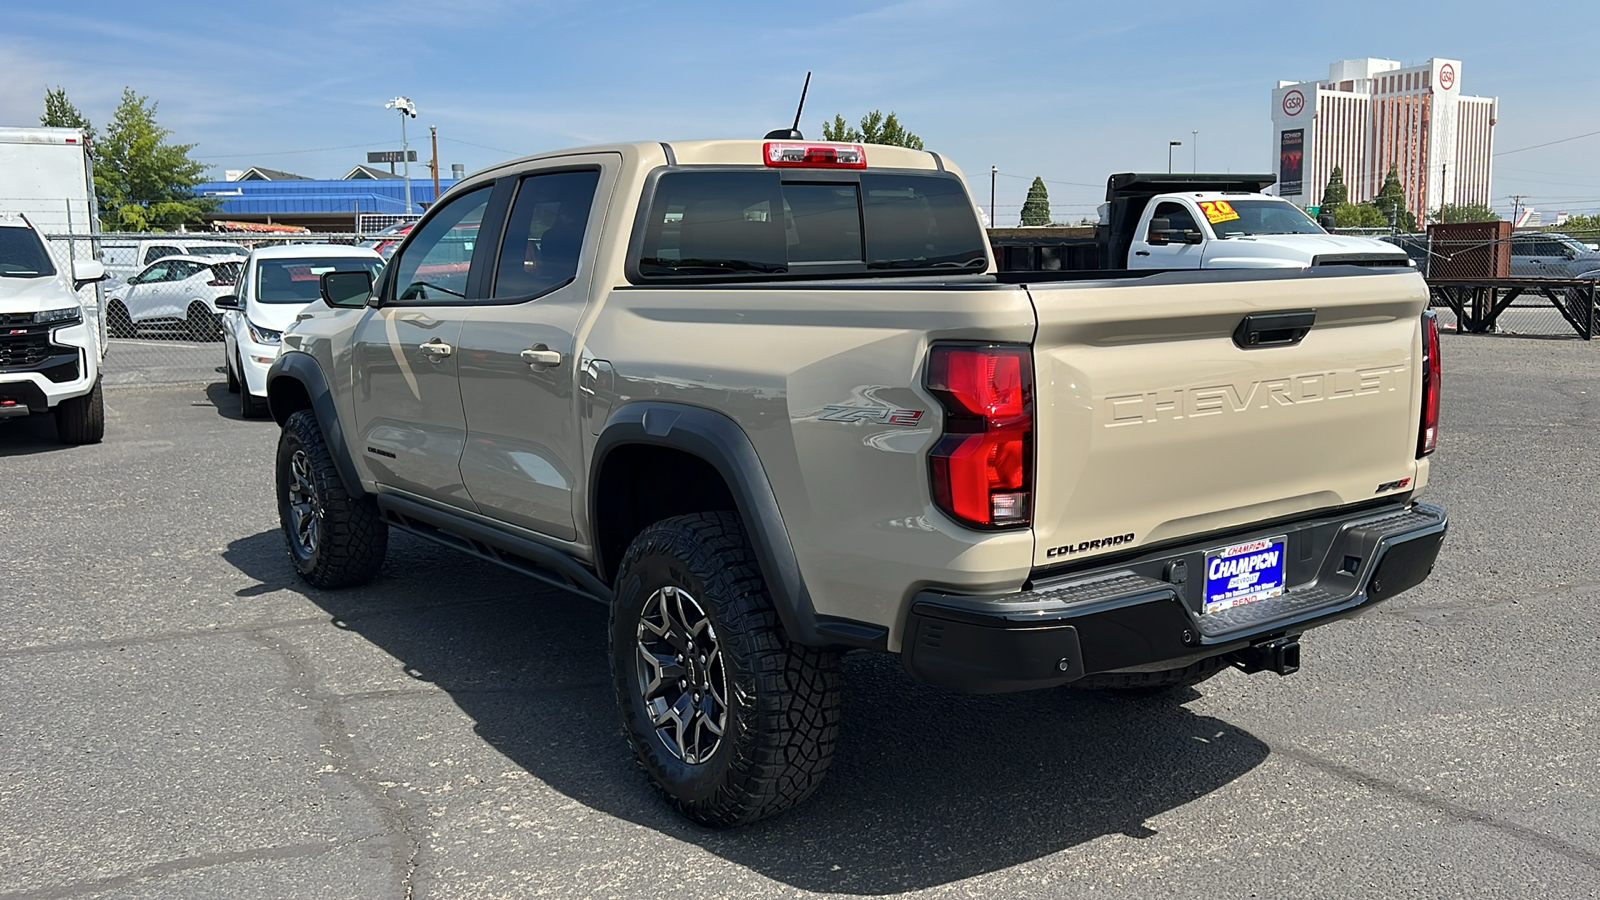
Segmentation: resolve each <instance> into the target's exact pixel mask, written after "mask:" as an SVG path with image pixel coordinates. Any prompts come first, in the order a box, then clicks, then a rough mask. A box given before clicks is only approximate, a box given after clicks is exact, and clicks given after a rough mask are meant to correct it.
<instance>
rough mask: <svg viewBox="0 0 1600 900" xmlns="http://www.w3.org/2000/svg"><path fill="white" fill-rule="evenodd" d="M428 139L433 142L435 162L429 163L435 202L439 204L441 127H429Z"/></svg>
mask: <svg viewBox="0 0 1600 900" xmlns="http://www.w3.org/2000/svg"><path fill="white" fill-rule="evenodd" d="M428 137H429V138H432V140H433V161H432V162H430V163H428V168H430V169H432V170H433V201H434V202H435V203H437V202H439V126H437V125H429V126H428Z"/></svg>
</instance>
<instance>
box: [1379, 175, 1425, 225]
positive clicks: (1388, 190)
mask: <svg viewBox="0 0 1600 900" xmlns="http://www.w3.org/2000/svg"><path fill="white" fill-rule="evenodd" d="M1372 205H1373V206H1375V207H1377V209H1378V211H1379V212H1381V213H1383V224H1385V225H1387V224H1389V219H1390V217H1391V216H1393V218H1394V223H1395V227H1396V228H1398V229H1399V230H1401V231H1416V230H1417V217H1416V216H1414V215H1412V214H1411V211H1410V210H1408V209H1406V188H1405V185H1403V184H1401V183H1400V168H1399V167H1398V166H1395V165H1390V166H1389V174H1387V175H1385V176H1384V177H1383V187H1381V188H1379V189H1378V196H1376V197H1373V198H1372Z"/></svg>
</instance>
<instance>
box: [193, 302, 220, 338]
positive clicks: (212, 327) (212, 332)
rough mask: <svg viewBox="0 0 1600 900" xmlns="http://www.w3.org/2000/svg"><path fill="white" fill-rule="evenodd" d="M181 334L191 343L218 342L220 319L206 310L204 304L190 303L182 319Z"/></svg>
mask: <svg viewBox="0 0 1600 900" xmlns="http://www.w3.org/2000/svg"><path fill="white" fill-rule="evenodd" d="M183 333H184V336H185V337H187V338H188V339H189V340H191V341H220V340H222V317H221V316H219V315H217V314H216V313H214V312H212V311H211V310H209V309H207V308H206V305H205V304H204V303H191V304H189V313H188V315H187V316H185V317H184V319H183Z"/></svg>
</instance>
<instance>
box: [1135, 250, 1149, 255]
mask: <svg viewBox="0 0 1600 900" xmlns="http://www.w3.org/2000/svg"><path fill="white" fill-rule="evenodd" d="M1133 255H1134V256H1149V255H1150V251H1149V250H1135V251H1133Z"/></svg>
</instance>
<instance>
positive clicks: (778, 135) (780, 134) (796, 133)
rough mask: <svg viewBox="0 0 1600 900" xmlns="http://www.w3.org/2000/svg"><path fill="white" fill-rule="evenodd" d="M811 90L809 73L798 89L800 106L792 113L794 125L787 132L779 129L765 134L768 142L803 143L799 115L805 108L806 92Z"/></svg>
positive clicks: (803, 136)
mask: <svg viewBox="0 0 1600 900" xmlns="http://www.w3.org/2000/svg"><path fill="white" fill-rule="evenodd" d="M810 89H811V73H810V72H807V73H806V83H805V85H804V86H803V87H801V88H800V105H799V106H798V107H797V108H796V109H795V111H794V125H793V126H792V127H790V128H789V129H788V130H785V129H782V128H779V129H778V130H777V131H769V132H767V138H766V139H767V140H769V141H803V140H805V139H806V136H805V135H803V134H801V133H800V113H801V112H803V111H804V110H805V108H806V91H808V90H810Z"/></svg>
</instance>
